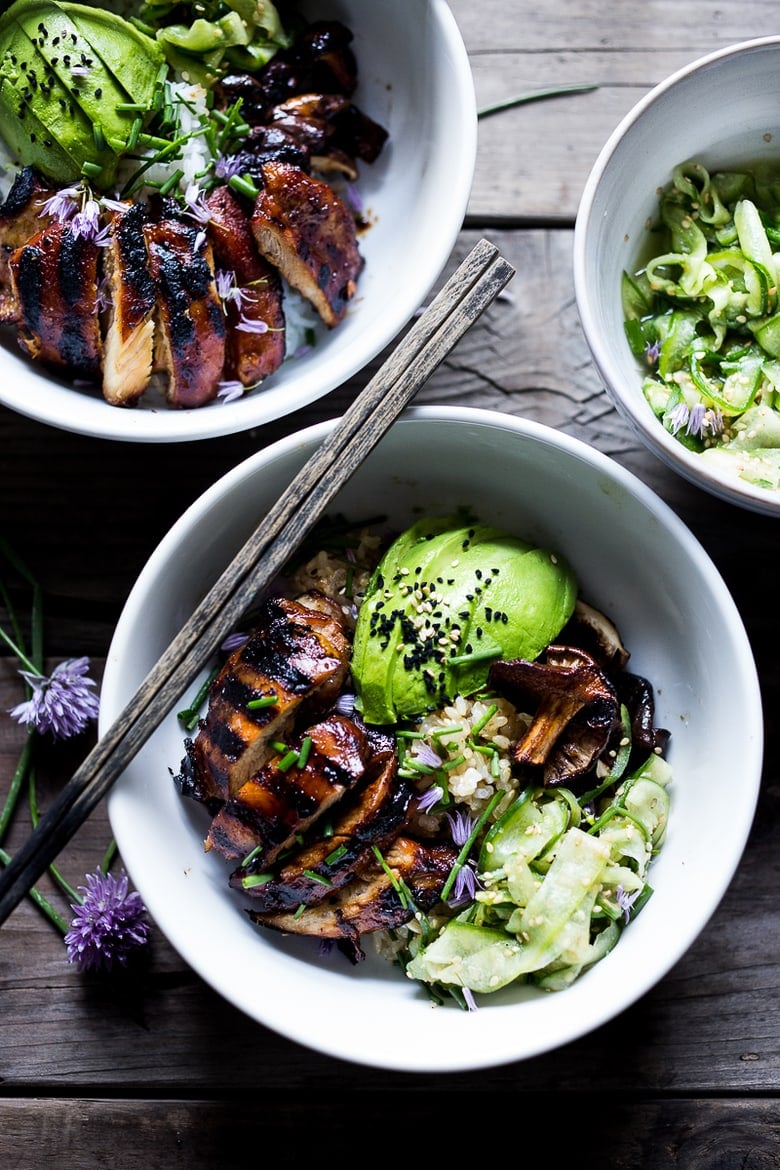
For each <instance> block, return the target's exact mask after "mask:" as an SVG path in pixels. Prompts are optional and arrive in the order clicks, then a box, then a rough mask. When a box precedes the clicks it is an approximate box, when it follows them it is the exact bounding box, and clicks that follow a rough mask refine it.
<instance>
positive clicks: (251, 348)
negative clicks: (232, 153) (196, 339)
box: [206, 187, 285, 386]
mask: <svg viewBox="0 0 780 1170" xmlns="http://www.w3.org/2000/svg"><path fill="white" fill-rule="evenodd" d="M206 206H207V207H208V209H209V212H210V213H211V219H210V220H209V224H208V233H209V238H210V240H211V243H212V246H213V248H214V260H215V263H216V265H217V268H219V269H221V270H222V272H223V274H228V273H232V274H233V279H234V286H235V292H236V296H235V297H233V298H231V299H229V300H228V301H227V304H226V310H225V311H226V315H227V338H226V343H225V368H224V377H225V378H226V379H228V380H230V379H235V380H236V381H239V382H240V383H241V384H242V386H254V385H255V384H256V383H257V382H260V381H262V380H263V379H264V378H267V377H268V376H269V374H273V373H274V371H275V370H278V369H279V366H280V365H281V364H282V362H283V361H284V354H285V321H284V309H283V307H282V305H283V293H282V282H281V280H280V278H279V274H278V272H277V271H276V269H274V268H272V267H271V265H270V264H268V263H266V261H265V260H263V259H262V258H261V257H260V256H259V255H258V251H257V245H256V244H255V240H254V236H253V235H252V230H251V228H250V226H249V219H248V217H247V215H246V212H245V211H244V209H243V207H242V206H241V204H240V203H239V201H238V200H237V199H236V197H235V196H234V195H233V193H232V192H231V191H230V189H229V188H228V187H215V189H214V190H213V191H212V192H211V194H210V195H208V196H207V198H206ZM242 318H243V320H244V321H245V322H248V323H250V324H253V323H254V324H256V325H257V326H258V327H259V328H261V327H263V326H265V332H255V331H254V330H249V329H239V328H237V326H238V325H239V323H240V322H241V319H242Z"/></svg>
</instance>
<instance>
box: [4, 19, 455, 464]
mask: <svg viewBox="0 0 780 1170" xmlns="http://www.w3.org/2000/svg"><path fill="white" fill-rule="evenodd" d="M301 9H302V11H303V12H305V13H306V12H308V14H309V15H310V17H311V18H312V19H315V18H316V19H336V20H340V21H342V22H343V23H344V24H346V25H347V26H348V27H349V28H350V29H351V30H352V32H353V33H354V41H353V42H352V48H353V50H354V52H355V55H356V58H357V62H358V78H359V85H358V90H357V92H356V94H355V97H354V101H355V104H356V105H358V106H359V107H360V108H361V109H362V110H364V111H365V113H366V114H368V115H370V116H371V117H372V118H373V119H374V120H375V121H377V122H379V123H380V124H381V125H383V126H384V127H385V128H386V129H387V130H388V131H389V138H388V141H387V143H386V145H385V147H384V150H383V151H382V153H381V154H380V156H379V158H378V159H377V161H376V162H374V163H372V164H368V163H363V164H361V166H360V179H359V182H358V185H357V186H358V190H359V192H360V195H361V198H362V201H363V204H364V213H365V215H366V218H367V219H368V220H369V222H370V223H371V226H370V227H369V228H368V230H366V231H365V232H363V233H362V234H361V236H360V250H361V252H362V254H363V256H364V257H365V267H364V269H363V271H362V273H361V275H360V278H359V285H358V293H357V295H356V297H355V300H354V302H353V303H352V306H351V307H350V310H349V312H348V314H347V317H346V318H345V319H344V320H343V321H342V322H341V324H340V325H338V326H337V327H336V328H335V329H333V330H332V331H330V332H328V331H327V330H325V329H322V330H321V333H322V336H321V337H320V338H319V339H318V342H317V345H316V346H314V347H313V348H312V349H311V350H310V351H309V352H308V353H307V354H305V355H304V356H302V357H298V358H294V359H290V360H287V361H286V362H285V363H284V364H283V365H282V367H281V368H280V369H279V370H278V371H277V372H276V373H275V374H274V375H273V376H272V377H270V378H268V379H267V381H266V382H265V383H264V384H263V385H262V386H260V387H258V389H257V390H255V391H252V392H251V393H249V394H247V395H246V396H245V397H243V398H241V399H240V400H238V401H236V402H231V403H226V402H222V401H216V402H213V403H210V404H209V405H208V406H203V407H199V408H197V409H194V410H179V409H171V408H168V407H167V406H163V405H160V403H159V402H153V400H150V403H149V404H144V402H143V400H142V401H141V403H139V405H138V406H136V407H134V408H131V409H126V408H124V409H123V408H120V407H115V406H109V405H108V403H107V402H105V401H104V400H103V399H102V397H101V396H100V394H99V392H97V393H88V392H87V391H85V390H82V389H78V388H74V387H73V386H71V385H68V384H66V383H65V382H63V381H61V380H58V379H56V378H53V377H51V376H50V375H49V374H47V372H46V371H45V370H43V369H42V368H41V367H39V366H36V365H34V364H33V363H31V362H30V361H29V360H27V359H25V358H24V357H23V356H22V354H21V352H20V351H19V348H18V345H17V342H16V339H15V337H13V336H12V334H11V333H10V332H8V331H5V330H4V332H3V337H2V343H1V344H0V403H2V404H4V405H5V406H7V407H10V409H12V410H15V411H18V412H19V413H20V414H24V415H27V416H29V417H31V418H35V419H38V420H39V421H41V422H43V423H47V424H49V425H50V426H54V427H59V428H60V429H63V430H67V431H75V432H77V433H79V434H85V435H94V436H98V437H100V438H104V439H114V440H125V441H131V442H145V443H157V442H160V443H167V442H175V441H181V440H196V439H205V438H210V437H214V436H218V435H229V434H234V433H237V432H239V431H244V430H249V429H251V428H252V427H257V426H261V425H263V424H264V423H267V422H270V421H271V420H273V419H276V418H279V417H282V416H283V415H286V414H289V413H292V412H293V411H296V410H299V409H300V408H301V407H303V406H305V405H307V404H308V403H310V402H313V401H315V400H316V399H319V398H321V397H323V396H324V395H326V394H327V393H329V392H330V391H331V390H333V389H334V388H335V387H337V386H340V385H342V384H343V383H344V382H345V381H347V379H348V378H350V377H352V375H353V374H355V373H357V372H358V371H359V370H361V369H363V367H364V366H365V365H366V364H367V363H368V362H370V361H371V360H372V358H374V357H375V356H376V354H378V353H379V352H380V351H381V350H382V349H383V348H384V347H385V346H386V345H388V344H389V343H390V342H391V341H392V339H393V338H394V337H395V335H396V334H397V333H398V331H399V330H400V329H402V328H403V327H404V326H405V325H406V323H407V322H408V321H409V319H410V318H411V317H412V316H413V315H414V313H415V312H416V310H417V309H418V308H419V307H420V306H421V304H422V303H423V302H424V301H425V298H426V297H427V295H428V293H429V292H430V290H431V288H432V287H433V285H434V283H435V282H436V280H437V278H438V277H439V275H440V273H441V272H442V270H443V268H444V266H445V264H446V262H447V260H448V259H449V256H450V253H451V251H452V249H453V247H454V244H455V242H456V239H457V236H458V233H459V231H460V229H461V227H462V224H463V217H464V215H465V213H466V208H467V205H468V199H469V195H470V192H471V182H472V178H473V174H474V165H475V160H476V149H477V117H476V103H475V97H474V86H473V81H472V76H471V68H470V64H469V60H468V55H467V53H466V49H465V46H464V44H463V40H462V38H461V35H460V32H459V30H458V26H457V24H456V22H455V19H454V17H453V15H452V13H451V11H450V8H449V6H448V5H447V3H446V2H445V0H394V2H393V3H392V4H367V3H363V2H362V0H316V2H315V0H307V2H305V3H303V4H302V5H301Z"/></svg>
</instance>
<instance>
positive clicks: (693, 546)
mask: <svg viewBox="0 0 780 1170" xmlns="http://www.w3.org/2000/svg"><path fill="white" fill-rule="evenodd" d="M418 422H421V423H422V424H423V425H424V426H432V427H436V426H438V425H439V424H440V423H448V424H449V423H458V422H462V423H464V424H473V425H476V426H482V427H491V428H498V429H501V430H502V431H510V432H513V433H514V434H516V435H518V436H520V437H522V438H524V439H526V440H528V441H530V442H531V443H541V444H543V445H544V446H546V447H550V446H553V447H555V448H556V449H558V450H559V451H562V452H564V453H566V454H567V455H568V456H570V457H572V458H574V459H579V460H584V461H586V462H587V463H589V464H590V465H591V466H592V467H593V468H594V470H596V471H597V472H600V473H602V474H603V475H604V476H606V477H609V478H610V479H613V480H614V481H615V482H616V484H618V485H623V486H624V487H625V488H626V490H627V491H628V492H630V493H631V494H632V495H634V496H635V497H636V498H637V499H638V501H639V504H640V505H641V506H642V508H643V509H647V508H649V509H650V511H651V513H652V514H653V515H654V516H656V517H658V518H659V520H660V522H661V524H662V525H663V526H664V529H665V530H668V531H669V532H671V533H672V534H673V535H674V536H675V537H678V538H679V539H681V540H683V542H684V543H685V547H686V550H687V551H688V552H689V554H690V557H691V558H692V559H693V560H694V562H695V563H696V564H697V566H699V568H700V569H702V570H703V569H704V568H705V567H706V570H707V575H708V579H709V580H710V581H711V584H712V590H713V593H714V594H716V595H717V596H718V598H719V601H720V603H721V604H722V606H723V607H725V609H727V610H728V612H729V613H730V614H731V616H732V619H733V620H732V621H731V622H730V623H729V626H730V633H731V638H730V643H731V645H732V646H733V647H734V648H735V660H738V661H739V664H740V667H741V668H743V669H742V673H743V674H744V682H745V687H744V688H741V689H742V690H743V692H744V693H743V698H744V699H745V701H746V708H747V710H748V711H749V719H748V726H747V728H746V729H745V734H746V744H747V745H748V747H749V749H750V750H749V752H748V754H747V756H746V767H745V774H744V779H745V787H744V789H743V790H742V800H743V801H744V805H743V814H742V816H741V817H740V818H737V819H736V820H735V823H734V825H733V832H732V833H731V835H730V838H729V842H728V844H726V843H725V842H724V843H723V845H724V849H723V852H722V853H721V860H725V869H722V870H721V871H720V873H718V874H717V875H716V876H715V879H714V880H713V881H712V883H711V884H708V886H707V889H706V893H705V894H704V896H703V897H702V899H701V900H700V902H699V903H698V905H697V911H698V912H699V913H700V920H699V922H698V929H697V931H696V936H697V935H698V933H699V932H700V931H701V930H702V929H703V928H704V926H705V925H706V923H707V921H708V920H709V918H710V917H711V916H712V914H713V913H714V912H715V910H716V908H717V906H718V904H719V903H720V901H721V899H722V897H723V895H724V894H725V892H726V889H727V887H728V885H729V884H730V882H731V880H732V878H733V875H734V871H735V869H736V866H737V865H738V864H739V860H740V858H741V856H742V853H743V851H744V848H745V845H746V842H747V836H748V833H749V831H750V827H751V824H752V816H753V812H752V811H750V810H754V809H755V804H756V802H757V799H758V792H759V785H760V780H761V770H762V760H763V720H762V713H761V696H760V689H759V683H758V676H757V672H756V667H755V661H754V659H753V655H752V651H751V649H750V644H749V642H748V638H747V634H746V632H745V628H744V625H743V623H742V619H741V617H740V615H739V612H738V610H737V607H736V605H735V603H734V600H733V598H732V597H731V595H730V593H729V591H728V588H727V586H726V584H725V581H724V580H723V578H722V576H721V574H720V572H719V571H718V569H717V567H716V566H715V565H714V564H713V562H712V561H711V559H710V557H709V555H708V553H707V552H706V550H705V549H704V548H703V546H702V545H701V543H700V542H699V541H698V539H697V538H696V537H695V536H694V535H693V534H692V533H691V532H690V530H689V529H688V528H687V526H686V525H685V524H684V522H683V521H682V520H681V519H680V518H679V517H678V516H677V514H676V513H675V512H674V511H673V509H672V508H671V507H670V506H669V505H667V504H666V503H665V502H664V501H663V500H662V499H661V498H660V497H659V496H658V495H657V494H656V493H655V492H653V491H652V489H651V488H650V487H648V486H647V485H646V484H645V483H644V482H643V481H642V480H640V479H639V478H638V477H637V476H636V475H634V474H633V473H632V472H630V471H629V470H627V469H626V468H624V467H622V465H620V464H618V463H617V462H616V461H614V460H613V459H612V458H611V457H609V456H607V455H605V454H603V453H601V452H599V451H598V450H596V449H594V448H592V447H590V446H589V445H588V444H586V443H585V442H584V441H582V440H580V439H578V438H575V437H573V436H568V435H565V434H562V433H561V432H560V431H557V430H556V429H554V428H552V427H549V426H547V425H546V424H543V423H539V422H535V421H532V420H527V419H523V418H518V417H516V416H512V415H505V414H502V413H500V412H498V411H492V410H486V409H481V408H472V407H446V406H412V407H409V408H407V410H406V411H405V412H404V414H403V415H402V416H401V418H400V420H399V424H400V425H401V426H404V425H407V424H409V423H411V424H414V423H418ZM333 425H335V424H334V423H333V422H328V421H325V422H319V423H316V424H313V425H312V426H310V427H307V428H306V429H304V430H302V431H300V432H298V433H297V434H293V435H289V436H287V437H285V438H282V439H280V440H278V441H277V442H275V443H273V444H271V445H269V446H268V447H266V448H263V449H261V450H260V451H257V452H255V453H254V454H252V455H251V456H249V457H248V458H246V459H244V460H243V461H242V462H241V463H239V464H238V465H236V466H235V467H234V468H232V469H230V470H229V471H228V472H226V473H225V474H223V475H222V476H221V477H220V478H219V479H218V480H217V481H215V482H214V483H213V484H212V485H211V486H210V487H209V488H207V489H206V490H205V492H203V493H202V494H201V496H199V497H198V499H197V500H195V501H194V502H193V504H191V505H190V507H189V508H188V509H186V510H185V512H183V513H182V515H181V517H180V518H179V519H178V520H177V521H176V522H175V523H174V524H173V526H172V527H171V529H170V530H169V531H168V533H167V534H166V536H164V537H163V539H162V540H161V541H160V543H159V544H158V546H157V547H156V549H155V550H154V551H153V553H152V555H151V557H150V558H149V560H148V561H147V563H146V565H145V567H144V569H143V570H142V572H141V574H140V575H139V577H138V579H137V581H136V584H135V585H134V586H133V589H132V591H131V594H130V596H129V598H128V600H127V603H126V605H125V607H124V609H123V611H122V614H121V616H120V619H119V622H118V624H117V627H116V630H115V634H114V638H113V639H112V645H111V647H110V649H109V654H108V656H107V660H106V672H105V675H104V684H103V688H104V689H103V694H104V695H105V694H106V693H108V696H109V704H108V705H107V706H103V700H102V701H101V708H102V710H101V719H100V723H99V731H100V733H101V734H102V733H103V732H104V731H105V730H106V728H107V726H108V723H109V722H110V721H111V720H112V719H113V718H115V717H116V714H117V713H118V712H119V710H120V707H121V705H123V704H121V703H120V702H118V698H119V694H120V693H121V686H120V685H119V683H120V679H121V673H122V672H121V663H120V661H119V660H118V654H119V648H120V646H121V643H122V642H123V641H124V642H127V639H128V636H129V634H130V633H131V631H132V629H133V628H138V627H137V623H138V622H139V621H140V620H141V619H142V617H143V615H144V613H145V609H144V595H145V594H147V593H148V592H149V589H150V588H151V586H152V584H153V582H154V580H155V578H156V575H157V573H158V572H159V570H160V568H161V567H163V566H164V564H165V561H166V559H167V558H168V557H169V556H170V553H171V552H172V551H173V550H174V549H175V548H176V546H177V544H178V543H179V542H180V540H181V539H182V537H183V536H184V535H185V534H186V533H187V532H188V531H189V530H190V529H191V527H192V525H193V524H197V523H198V522H199V519H202V518H203V517H204V516H207V515H208V514H209V512H210V510H211V508H212V506H213V505H215V504H216V503H218V502H219V500H220V498H221V497H223V496H224V495H226V494H227V495H230V494H231V492H233V491H234V490H235V489H236V488H237V487H240V486H241V485H242V484H243V483H245V482H247V481H249V480H251V479H252V478H253V477H256V476H257V474H258V473H259V471H260V469H261V468H262V467H263V466H264V465H265V464H266V462H267V461H269V460H275V459H277V458H279V457H286V456H288V455H289V454H290V453H292V452H294V451H295V450H298V449H300V448H301V445H302V444H303V445H304V447H308V446H309V445H310V444H311V445H313V444H315V443H317V442H318V441H322V439H324V438H325V436H326V435H327V434H328V433H329V431H330V429H331V428H332V426H333ZM748 700H749V702H748ZM108 706H111V707H112V708H113V710H111V711H109V710H108ZM134 783H135V784H137V783H138V776H137V775H136V777H135V778H134ZM122 801H123V791H122V786H121V785H119V786H118V787H117V788H116V789H115V790H114V791H113V792H111V793H109V795H108V813H109V820H110V823H111V827H112V830H113V832H114V835H115V838H116V840H117V844H118V847H119V852H120V856H121V855H122V852H123V847H124V845H125V837H126V832H125V826H124V824H123V823H122V816H121V814H122ZM748 813H749V815H748ZM137 848H138V843H137V842H136V843H135V849H137ZM132 852H133V850H131V851H130V853H131V854H132ZM128 869H129V871H130V873H131V876H132V875H133V865H132V863H128ZM138 876H141V878H142V881H141V883H139V882H138V880H137V877H134V879H133V880H134V881H135V884H136V886H137V888H139V889H140V892H141V893H142V896H146V889H145V886H146V881H145V880H144V879H146V876H147V875H146V874H143V875H138ZM158 898H159V893H158V891H155V901H157V899H158ZM154 909H155V908H154V906H153V907H152V912H154ZM166 915H167V918H166V917H164V918H163V922H161V923H160V927H161V929H164V933H165V935H166V937H167V938H168V940H169V941H170V943H171V945H172V946H173V947H174V948H175V949H176V950H177V951H178V952H179V954H180V955H181V956H182V957H183V958H184V960H185V962H187V963H188V965H190V966H192V967H193V968H194V969H195V970H196V971H197V972H198V973H199V974H200V975H201V976H202V977H203V978H204V979H206V980H207V981H208V982H209V983H210V985H211V986H212V987H213V988H214V989H215V990H216V991H217V992H218V993H219V994H220V995H221V996H222V997H223V998H225V999H227V1000H228V1002H231V1003H232V1004H233V1005H234V1006H236V1007H237V1008H238V1009H239V1010H241V1011H243V1012H245V1013H246V1014H247V1015H248V1016H249V1017H250V1018H252V1019H254V1020H255V1021H256V1022H258V1023H261V1024H263V1025H264V1026H266V1027H270V1028H272V1029H274V1030H276V1031H278V1032H279V1033H280V1034H281V1035H284V1036H285V1037H286V1038H288V1039H290V1040H293V1041H295V1042H297V1043H301V1044H304V1045H305V1046H307V1047H310V1048H313V1049H314V1050H316V1051H319V1052H321V1053H323V1054H325V1055H327V1056H331V1057H335V1058H340V1059H344V1060H348V1061H351V1062H355V1063H359V1064H364V1065H367V1066H373V1067H379V1068H386V1069H394V1070H397V1071H402V1072H447V1071H466V1070H473V1069H478V1068H487V1067H496V1066H498V1065H501V1064H509V1063H511V1062H513V1061H517V1060H521V1059H527V1058H530V1057H532V1056H536V1055H540V1054H541V1053H543V1052H546V1051H549V1050H551V1049H553V1048H557V1047H560V1046H561V1045H563V1044H565V1043H568V1042H570V1041H572V1040H575V1039H578V1038H580V1037H581V1036H582V1035H583V1034H585V1033H587V1032H590V1031H593V1030H594V1029H595V1028H597V1027H599V1026H600V1025H602V1024H604V1023H606V1022H607V1021H608V1020H610V1019H612V1018H614V1015H615V1006H614V1001H613V1000H611V1001H610V1002H603V1001H602V1002H601V1003H600V1005H599V1009H598V1011H597V1012H596V1013H595V1014H593V1015H592V1016H589V1017H588V1018H587V1022H586V1023H583V1021H582V1018H581V1015H580V1014H579V1013H571V1014H573V1015H575V1016H576V1017H577V1018H576V1019H572V1018H570V1013H564V1015H565V1017H566V1019H565V1022H562V1023H560V1024H557V1025H556V1026H555V1028H554V1029H553V1034H552V1036H551V1037H550V1036H545V1037H544V1038H543V1039H541V1040H539V1039H538V1038H537V1039H536V1040H535V1041H534V1042H533V1043H532V1044H531V1045H530V1047H528V1048H527V1049H526V1050H523V1051H518V1048H517V1042H516V1039H514V1038H513V1034H512V1031H513V1030H511V1029H510V1030H509V1031H508V1032H507V1030H506V1029H504V1030H503V1031H501V1032H500V1033H499V1034H496V1033H495V1031H494V1025H492V1024H491V1025H490V1036H489V1043H487V1042H486V1039H485V1037H481V1036H480V1037H479V1038H478V1037H474V1038H473V1043H472V1044H471V1045H469V1044H468V1042H467V1041H465V1042H464V1043H463V1044H462V1045H460V1046H459V1047H458V1048H457V1055H456V1056H453V1053H452V1051H451V1048H450V1046H448V1044H442V1050H441V1051H426V1052H416V1051H413V1049H414V1047H415V1046H414V1045H411V1046H410V1045H406V1046H405V1052H404V1053H403V1054H402V1055H399V1054H398V1052H397V1051H393V1053H392V1054H388V1053H386V1052H385V1051H383V1050H375V1049H374V1048H373V1047H371V1045H370V1044H369V1043H368V1042H366V1043H365V1044H362V1045H361V1051H360V1053H359V1055H355V1054H354V1053H352V1052H350V1053H344V1052H342V1051H339V1050H338V1048H337V1047H335V1046H334V1044H333V1041H332V1040H331V1039H328V1040H324V1039H323V1038H322V1036H320V1035H317V1036H313V1035H312V1034H311V1032H310V1031H307V1027H306V1023H305V1021H299V1019H298V1016H297V1015H296V1016H295V1018H294V1020H293V1021H291V1020H290V1018H289V1013H288V1015H287V1017H286V1018H285V1019H284V1023H283V1024H280V1022H279V1020H278V1019H275V1018H274V1016H273V1012H272V1011H271V1010H270V1009H269V1008H268V1007H267V1006H266V1005H262V1006H259V1007H258V1006H257V1005H256V1004H254V1005H253V1009H250V1008H249V1007H248V1006H247V1001H246V998H245V993H244V992H239V991H237V990H236V988H235V985H234V984H231V985H230V986H228V985H227V983H226V981H225V980H223V981H222V982H219V981H217V982H215V981H214V979H213V978H211V977H210V975H209V974H207V973H205V971H204V966H206V965H207V964H206V963H205V961H204V958H203V955H202V954H201V953H200V951H198V949H197V948H195V949H193V946H192V940H191V939H189V945H185V946H183V947H182V945H181V941H182V939H181V934H179V933H177V932H179V931H181V930H183V929H185V928H183V927H182V926H180V924H179V923H178V922H173V929H171V926H172V920H171V915H170V912H169V911H167V910H166ZM163 923H164V924H165V925H164V926H163ZM694 937H695V936H694ZM694 937H691V936H687V937H686V938H685V939H684V940H680V939H677V940H675V943H674V945H673V946H671V947H670V948H669V950H668V951H667V952H666V953H665V954H664V957H663V963H662V965H661V967H660V968H659V967H657V966H654V967H653V970H652V971H647V970H637V971H636V972H633V973H632V979H631V983H630V986H629V987H625V986H624V987H623V990H622V991H621V993H620V996H619V997H618V998H619V1000H620V1004H619V1008H618V1010H623V1009H624V1008H626V1007H628V1006H630V1004H632V1003H634V1002H635V1001H636V1000H637V999H639V998H640V997H641V996H642V995H644V994H645V993H646V992H647V991H649V990H650V989H651V988H652V987H653V986H654V985H655V984H656V983H657V982H658V981H659V979H661V978H663V977H664V976H665V975H666V974H668V972H669V971H670V970H671V968H672V967H673V965H674V964H675V963H676V962H677V961H678V960H679V959H680V958H681V957H682V956H683V954H684V953H685V952H686V951H687V950H688V949H689V948H690V946H691V945H692V944H693V941H694ZM575 987H576V985H575V986H574V987H572V988H570V989H568V990H567V992H566V994H567V995H571V994H572V992H574V997H575V1002H576V1003H578V1004H580V1006H582V1005H581V1003H580V999H579V997H580V996H581V995H582V994H584V992H583V991H580V990H579V989H577V990H576V991H575ZM588 1006H589V1010H590V1007H591V1005H590V1004H589V1005H588ZM487 1012H488V1009H487V1008H485V1014H486V1013H487ZM480 1014H482V1013H480ZM499 1014H500V1009H499ZM513 1018H514V1017H513ZM486 1022H487V1021H486ZM455 1026H456V1027H459V1025H458V1024H456V1025H455ZM504 1033H506V1034H504ZM464 1039H465V1038H464ZM448 1049H449V1050H448Z"/></svg>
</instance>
